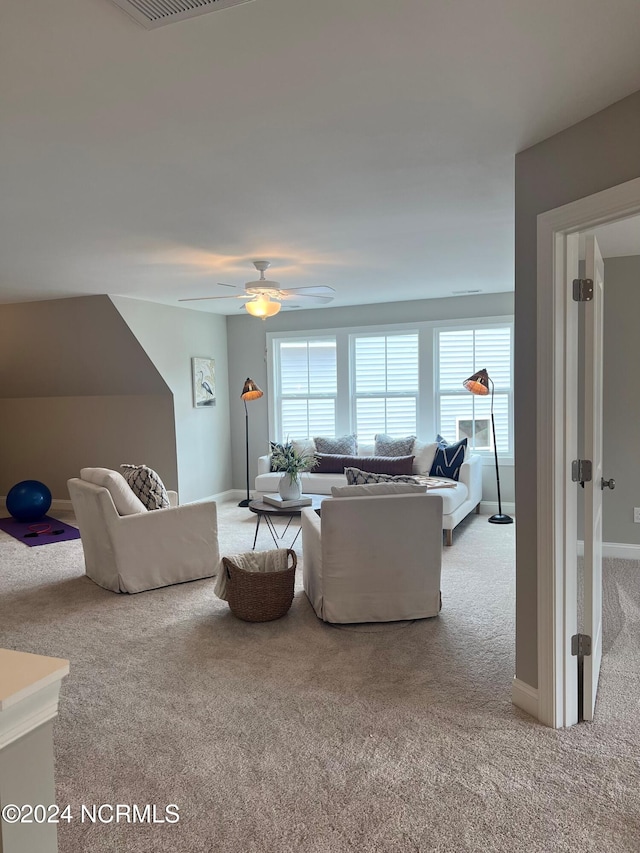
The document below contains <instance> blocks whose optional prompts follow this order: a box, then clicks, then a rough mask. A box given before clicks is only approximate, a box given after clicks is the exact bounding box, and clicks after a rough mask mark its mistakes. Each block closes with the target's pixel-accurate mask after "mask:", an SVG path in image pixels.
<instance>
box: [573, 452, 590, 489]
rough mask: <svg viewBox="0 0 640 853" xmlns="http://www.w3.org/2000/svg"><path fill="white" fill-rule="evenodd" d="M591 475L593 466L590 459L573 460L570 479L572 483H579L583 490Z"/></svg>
mask: <svg viewBox="0 0 640 853" xmlns="http://www.w3.org/2000/svg"><path fill="white" fill-rule="evenodd" d="M592 475H593V466H592V464H591V460H590V459H574V460H573V462H572V463H571V479H572V480H573V482H574V483H580V485H581V486H582V487H583V488H584V484H585V483H590V482H591V478H592Z"/></svg>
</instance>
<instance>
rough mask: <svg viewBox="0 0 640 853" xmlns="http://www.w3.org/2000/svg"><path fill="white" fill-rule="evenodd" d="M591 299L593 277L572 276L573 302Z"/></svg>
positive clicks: (589, 300)
mask: <svg viewBox="0 0 640 853" xmlns="http://www.w3.org/2000/svg"><path fill="white" fill-rule="evenodd" d="M592 300H593V279H592V278H574V280H573V301H574V302H591V301H592Z"/></svg>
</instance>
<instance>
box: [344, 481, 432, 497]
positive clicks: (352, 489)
mask: <svg viewBox="0 0 640 853" xmlns="http://www.w3.org/2000/svg"><path fill="white" fill-rule="evenodd" d="M426 490H427V487H426V486H420V485H418V484H417V483H363V484H362V485H361V486H334V487H333V488H332V489H331V496H332V497H334V498H355V497H364V496H366V495H410V494H415V493H419V494H420V493H422V494H424V492H426Z"/></svg>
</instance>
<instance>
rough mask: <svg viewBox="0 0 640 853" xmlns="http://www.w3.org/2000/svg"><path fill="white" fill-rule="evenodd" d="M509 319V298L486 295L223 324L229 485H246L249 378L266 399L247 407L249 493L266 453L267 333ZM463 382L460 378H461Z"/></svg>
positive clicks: (486, 492)
mask: <svg viewBox="0 0 640 853" xmlns="http://www.w3.org/2000/svg"><path fill="white" fill-rule="evenodd" d="M509 314H513V293H490V294H485V295H478V296H467V297H452V298H449V299H421V300H415V301H411V302H388V303H379V304H376V305H353V306H349V307H345V308H316V309H313V310H306V311H281V312H280V314H278V315H276V316H275V317H272V318H271V319H269V320H266V321H263V320H257V319H256V318H254V317H250V316H249V315H246V314H242V315H239V316H233V317H228V318H227V328H228V334H229V388H230V395H231V409H230V418H231V437H232V439H231V441H232V454H233V484H234V486H235V487H236V488H244V485H245V477H246V475H245V470H246V464H245V416H244V407H243V404H242V401H241V400H240V393H241V391H242V386H243V384H244V381H245V379H246V378H247V377H251V379H253V380H254V381H255V382H257V384H258V385H259V387H260V388H262V390H263V391H264V392H265V396H264V397H262V398H261V399H259V400H254V401H252V402H250V403H248V404H247V408H248V411H249V471H250V483H251V488H253V481H254V479H255V476H256V473H257V470H256V467H257V462H256V460H257V458H258V456H260V455H262V454H264V453H267V452H268V448H269V425H268V409H267V406H268V393H269V389H268V387H267V362H266V333H267V332H281V331H302V330H304V331H310V330H313V329H336V328H345V327H351V326H368V325H370V326H376V325H381V324H385V325H386V324H393V323H410V322H417V321H425V320H458V319H468V318H472V317H495V316H503V315H509ZM463 378H464V377H463ZM513 483H514V476H513V467H511V466H501V468H500V486H501V491H502V499H503V501H505V502H507V501H513V499H514V485H513ZM483 498H484V500H489V501H491V500H497V495H496V484H495V467H491V466H487V467H485V468H484V471H483Z"/></svg>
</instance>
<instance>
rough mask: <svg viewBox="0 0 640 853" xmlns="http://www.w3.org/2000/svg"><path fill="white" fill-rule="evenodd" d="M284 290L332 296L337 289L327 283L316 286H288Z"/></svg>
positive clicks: (305, 294) (307, 294)
mask: <svg viewBox="0 0 640 853" xmlns="http://www.w3.org/2000/svg"><path fill="white" fill-rule="evenodd" d="M284 292H285V293H298V294H299V295H300V296H332V294H334V293H335V290H334V289H333V287H329V286H328V285H326V284H319V285H316V286H315V287H286V288H284Z"/></svg>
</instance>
